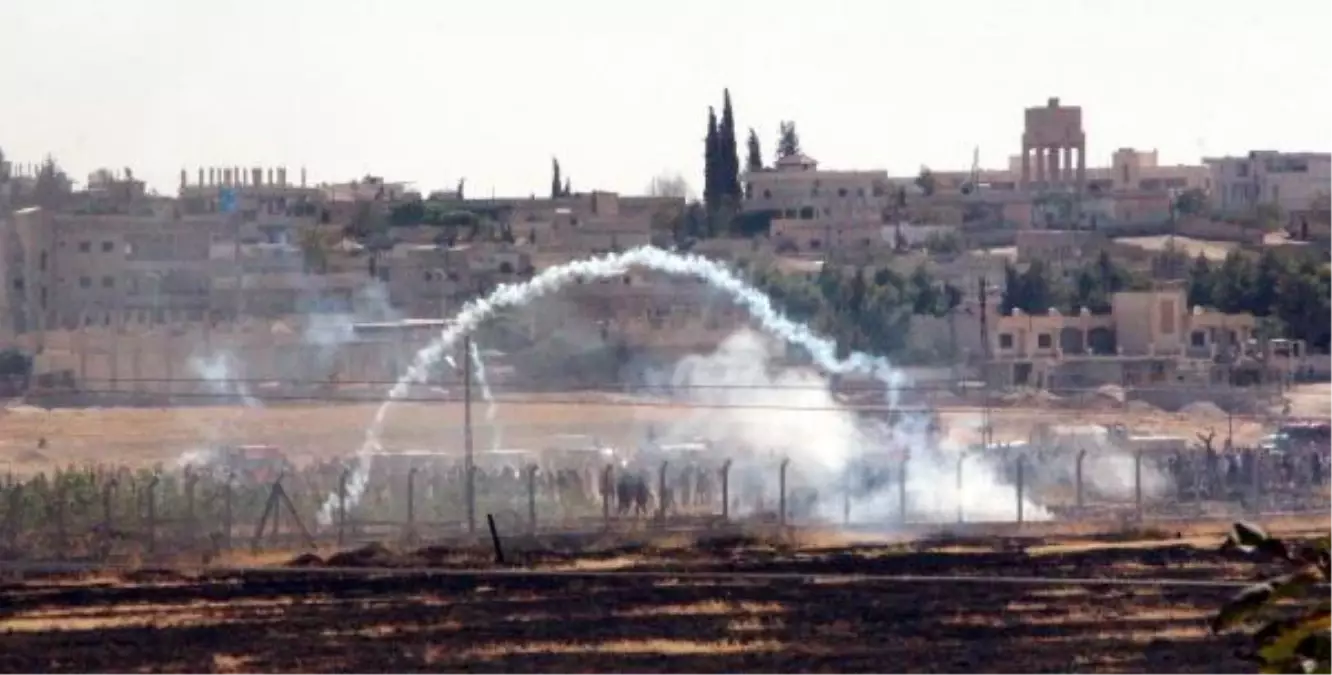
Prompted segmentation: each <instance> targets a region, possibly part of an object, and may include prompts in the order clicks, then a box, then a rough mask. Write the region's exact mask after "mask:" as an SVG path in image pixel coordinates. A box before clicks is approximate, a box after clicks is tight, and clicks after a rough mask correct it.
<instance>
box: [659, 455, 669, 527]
mask: <svg viewBox="0 0 1332 675" xmlns="http://www.w3.org/2000/svg"><path fill="white" fill-rule="evenodd" d="M669 464H670V462H662V463H661V468H660V469H658V470H657V521H658V522H661V523H665V522H666V500H667V499H668V498H669V495H668V494H667V493H666V467H667V465H669Z"/></svg>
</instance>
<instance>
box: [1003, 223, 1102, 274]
mask: <svg viewBox="0 0 1332 675" xmlns="http://www.w3.org/2000/svg"><path fill="white" fill-rule="evenodd" d="M1108 241H1109V240H1108V238H1107V237H1106V236H1105V233H1104V232H1101V231H1097V230H1022V231H1019V232H1018V233H1017V261H1018V262H1019V263H1023V264H1028V263H1031V262H1032V261H1034V260H1040V261H1043V262H1045V263H1046V264H1047V265H1051V266H1054V267H1064V266H1076V265H1082V264H1085V263H1087V262H1089V261H1091V260H1093V259H1095V257H1096V255H1097V254H1099V253H1100V252H1101V250H1103V249H1104V248H1105V246H1106V244H1107V242H1108Z"/></svg>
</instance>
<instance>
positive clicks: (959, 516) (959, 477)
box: [957, 453, 967, 523]
mask: <svg viewBox="0 0 1332 675" xmlns="http://www.w3.org/2000/svg"><path fill="white" fill-rule="evenodd" d="M966 459H967V455H966V453H958V456H957V522H959V523H961V522H962V521H963V514H962V495H963V494H964V493H963V492H962V463H963V462H964V461H966Z"/></svg>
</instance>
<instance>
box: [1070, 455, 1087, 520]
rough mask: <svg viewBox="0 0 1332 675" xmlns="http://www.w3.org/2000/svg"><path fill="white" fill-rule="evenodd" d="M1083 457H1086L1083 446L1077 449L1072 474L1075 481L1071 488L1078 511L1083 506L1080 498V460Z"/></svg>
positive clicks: (1083, 458) (1081, 460)
mask: <svg viewBox="0 0 1332 675" xmlns="http://www.w3.org/2000/svg"><path fill="white" fill-rule="evenodd" d="M1085 459H1087V449H1086V448H1083V449H1081V450H1078V459H1077V465H1076V466H1075V467H1074V469H1075V471H1074V476H1073V480H1074V481H1076V482H1075V484H1074V486H1073V489H1074V491H1075V495H1076V497H1075V499H1076V500H1077V504H1078V511H1082V508H1083V506H1084V502H1083V500H1082V462H1083V460H1085Z"/></svg>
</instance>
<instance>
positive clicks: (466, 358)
mask: <svg viewBox="0 0 1332 675" xmlns="http://www.w3.org/2000/svg"><path fill="white" fill-rule="evenodd" d="M462 348H463V353H462V357H461V358H462V362H463V481H464V483H463V484H464V485H466V486H467V488H466V493H465V496H466V498H467V533H468V534H474V533H476V476H475V475H474V474H475V464H474V460H473V458H472V336H470V335H468V336H466V337H464V338H463V342H462Z"/></svg>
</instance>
